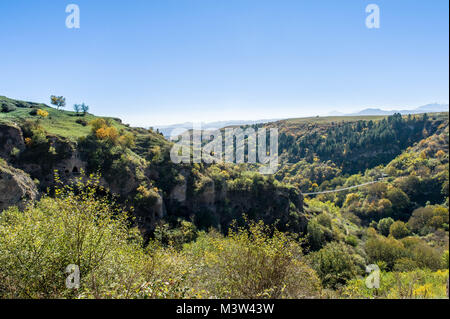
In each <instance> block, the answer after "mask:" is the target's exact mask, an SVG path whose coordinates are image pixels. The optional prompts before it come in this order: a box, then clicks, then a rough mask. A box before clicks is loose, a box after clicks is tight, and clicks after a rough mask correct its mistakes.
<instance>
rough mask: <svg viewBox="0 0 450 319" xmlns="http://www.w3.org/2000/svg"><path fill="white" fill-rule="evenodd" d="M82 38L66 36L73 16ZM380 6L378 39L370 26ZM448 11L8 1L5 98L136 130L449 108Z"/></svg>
mask: <svg viewBox="0 0 450 319" xmlns="http://www.w3.org/2000/svg"><path fill="white" fill-rule="evenodd" d="M70 3H74V4H77V5H79V7H80V11H81V28H80V29H67V28H66V26H65V20H66V17H67V15H68V14H67V13H65V8H66V6H67V5H68V4H70ZM370 3H375V4H378V5H379V7H380V11H381V25H380V29H368V28H366V26H365V19H366V16H367V13H366V12H365V8H366V6H367V5H368V4H370ZM448 12H449V8H448V1H447V0H434V1H425V0H414V1H411V0H395V1H394V0H390V1H377V0H370V1H360V0H342V1H336V0H258V1H255V0H129V1H122V0H70V1H63V0H40V1H37V0H28V1H25V0H14V1H13V0H2V1H0V43H1V44H2V46H1V49H0V69H1V76H0V95H6V96H8V97H12V98H17V99H24V100H30V101H39V102H45V103H48V100H49V96H50V95H51V94H57V95H64V96H66V98H67V102H68V104H69V106H68V108H70V106H71V105H73V104H74V103H80V102H85V103H87V104H89V105H90V106H91V111H92V112H93V113H94V114H97V115H109V116H117V117H121V118H122V119H124V121H125V122H128V123H131V124H133V125H140V126H152V125H160V124H170V123H179V122H185V121H217V120H248V119H254V120H257V119H266V118H286V117H300V116H309V115H317V114H326V113H327V112H330V111H333V110H336V111H340V112H351V111H354V110H359V109H362V108H366V107H381V108H385V109H389V108H391V109H394V108H411V107H415V106H420V105H423V104H427V103H431V102H439V103H447V102H448V99H449V98H448V96H449V93H448V86H449V73H448V72H449V71H448V69H449V65H448V63H449V62H448V59H449V51H448V50H449V43H448V37H449V34H448V30H449V29H448V28H449V17H448Z"/></svg>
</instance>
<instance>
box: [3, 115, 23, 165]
mask: <svg viewBox="0 0 450 319" xmlns="http://www.w3.org/2000/svg"><path fill="white" fill-rule="evenodd" d="M14 149H17V150H18V151H19V152H21V151H23V150H24V149H25V143H24V139H23V134H22V130H21V129H20V127H18V126H16V125H14V124H0V157H1V158H4V159H10V158H11V156H12V153H13V150H14Z"/></svg>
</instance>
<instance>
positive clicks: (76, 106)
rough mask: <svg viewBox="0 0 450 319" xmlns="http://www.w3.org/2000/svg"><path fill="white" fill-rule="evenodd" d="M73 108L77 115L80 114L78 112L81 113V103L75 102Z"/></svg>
mask: <svg viewBox="0 0 450 319" xmlns="http://www.w3.org/2000/svg"><path fill="white" fill-rule="evenodd" d="M73 110H74V111H75V112H76V113H77V115H78V113H80V111H81V105H80V104H74V105H73Z"/></svg>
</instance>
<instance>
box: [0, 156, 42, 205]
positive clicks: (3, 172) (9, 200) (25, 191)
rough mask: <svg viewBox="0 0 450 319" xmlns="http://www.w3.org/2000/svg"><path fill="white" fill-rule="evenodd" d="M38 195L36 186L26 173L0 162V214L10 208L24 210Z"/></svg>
mask: <svg viewBox="0 0 450 319" xmlns="http://www.w3.org/2000/svg"><path fill="white" fill-rule="evenodd" d="M38 194H39V192H38V190H37V187H36V185H35V184H34V182H33V181H32V180H31V178H30V177H29V176H28V175H27V174H26V173H25V172H24V171H22V170H20V169H16V168H13V167H10V166H8V165H7V164H6V163H5V162H0V212H1V211H2V210H4V209H7V208H8V207H10V206H18V207H19V208H23V207H24V206H25V205H26V203H27V202H30V201H33V200H35V199H36V198H37V197H38Z"/></svg>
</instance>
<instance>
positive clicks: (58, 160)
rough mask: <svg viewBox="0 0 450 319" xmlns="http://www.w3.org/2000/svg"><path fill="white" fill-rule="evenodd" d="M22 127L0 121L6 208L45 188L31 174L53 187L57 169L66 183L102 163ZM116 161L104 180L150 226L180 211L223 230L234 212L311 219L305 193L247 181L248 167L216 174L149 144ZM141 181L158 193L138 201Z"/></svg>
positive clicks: (0, 201) (0, 198) (0, 197)
mask: <svg viewBox="0 0 450 319" xmlns="http://www.w3.org/2000/svg"><path fill="white" fill-rule="evenodd" d="M24 132H27V131H26V129H24V130H23V131H22V129H21V128H20V127H19V126H17V125H15V124H0V160H1V161H2V163H3V164H2V166H1V170H0V211H1V210H3V209H5V208H8V207H10V206H14V205H17V206H19V207H23V205H24V204H25V203H26V202H27V201H30V200H34V199H36V198H37V197H38V196H39V190H38V188H37V187H36V185H35V184H34V183H33V179H37V180H39V189H40V191H41V192H45V190H46V189H47V188H48V187H50V188H51V187H52V186H53V184H54V171H55V170H57V171H58V174H59V178H60V180H61V181H62V182H63V183H66V184H67V183H70V181H71V180H72V179H73V178H76V177H78V176H79V175H80V173H81V172H82V171H85V172H86V173H87V174H90V173H95V172H96V168H93V167H89V158H88V157H87V155H86V151H85V150H84V149H83V146H82V145H80V143H78V144H77V143H75V142H73V141H71V140H68V139H65V138H62V137H58V136H52V135H48V134H47V136H46V137H45V140H44V142H42V143H41V144H39V145H29V144H26V143H25V141H24V134H27V133H24ZM93 151H94V153H95V151H96V149H95V148H94V149H93ZM107 155H108V154H106V156H107ZM102 156H103V155H102ZM102 158H103V157H102ZM2 159H3V160H2ZM117 168H119V170H117V169H116V170H111V171H109V172H107V173H106V174H102V179H101V184H102V186H104V187H106V188H108V189H109V190H110V191H111V192H112V193H114V194H117V195H119V199H120V201H121V202H122V203H123V204H125V205H128V206H129V207H130V208H131V206H133V207H134V214H135V217H137V221H138V224H139V226H140V228H141V229H142V230H143V231H144V232H146V233H150V232H151V231H152V230H153V229H154V227H155V225H156V224H157V222H158V221H159V220H161V219H165V220H168V221H176V220H178V218H180V217H181V218H184V219H188V220H193V221H194V222H195V223H196V224H197V225H198V226H199V227H200V228H204V229H207V228H209V227H216V228H219V229H223V230H225V229H227V227H228V226H229V225H230V223H231V222H232V221H233V220H242V218H243V215H246V216H248V218H250V219H255V220H259V219H262V220H264V221H265V222H266V223H268V224H273V223H276V222H277V221H278V222H279V225H281V226H280V227H281V228H282V227H284V226H285V225H287V224H289V225H290V226H289V227H290V230H293V231H303V228H304V226H305V225H306V224H307V223H306V221H305V220H304V217H303V214H302V213H303V197H302V195H301V194H300V193H299V192H298V191H297V192H296V191H295V190H293V189H287V188H284V187H280V186H275V185H274V183H273V181H269V180H267V179H263V178H262V177H261V176H259V177H255V178H256V179H255V180H253V181H250V182H249V183H250V184H249V185H244V184H245V183H248V181H246V178H245V176H243V175H242V172H239V170H237V171H233V169H231V170H230V168H227V167H221V169H222V170H223V173H224V174H225V175H224V176H227V177H225V178H224V179H214V178H213V176H212V175H211V174H210V173H209V172H208V167H207V166H205V167H200V166H199V167H197V168H193V167H191V166H189V165H187V166H186V165H185V166H181V165H176V164H173V163H171V162H169V159H165V160H163V161H160V162H157V163H156V164H155V163H154V162H153V161H152V159H149V157H148V156H146V153H145V152H138V151H136V152H135V153H132V154H131V153H126V154H125V155H123V156H122V159H121V162H120V163H119V164H118V167H117ZM230 174H231V175H230ZM230 181H231V182H233V181H236V182H235V183H234V185H235V186H232V187H228V184H227V183H228V182H230ZM241 182H243V183H244V184H242V185H241V184H240V183H241ZM140 185H147V186H148V187H149V188H151V189H156V191H155V192H157V198H156V200H155V201H152V202H151V203H149V204H148V205H136V200H135V196H136V194H137V193H138V188H139V187H140ZM236 185H237V186H236ZM239 185H241V186H239ZM155 186H157V187H155ZM155 196H156V195H155Z"/></svg>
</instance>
